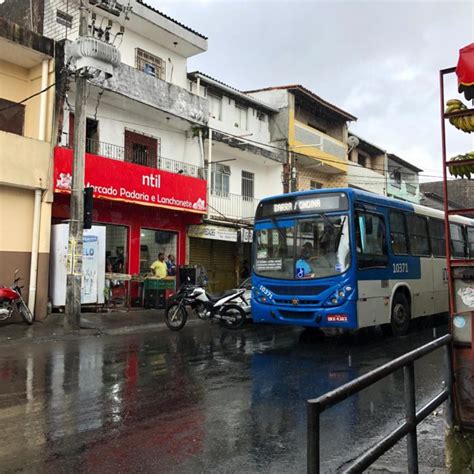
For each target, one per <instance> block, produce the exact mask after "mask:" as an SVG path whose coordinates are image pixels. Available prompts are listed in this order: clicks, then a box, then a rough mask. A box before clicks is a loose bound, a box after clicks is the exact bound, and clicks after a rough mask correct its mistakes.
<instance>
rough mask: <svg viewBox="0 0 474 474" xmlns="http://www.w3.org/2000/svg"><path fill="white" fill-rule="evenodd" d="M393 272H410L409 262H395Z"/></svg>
mask: <svg viewBox="0 0 474 474" xmlns="http://www.w3.org/2000/svg"><path fill="white" fill-rule="evenodd" d="M393 273H408V263H394V264H393Z"/></svg>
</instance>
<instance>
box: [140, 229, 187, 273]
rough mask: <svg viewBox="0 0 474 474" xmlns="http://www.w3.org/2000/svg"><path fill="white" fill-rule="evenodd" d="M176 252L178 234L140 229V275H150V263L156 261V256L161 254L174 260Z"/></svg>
mask: <svg viewBox="0 0 474 474" xmlns="http://www.w3.org/2000/svg"><path fill="white" fill-rule="evenodd" d="M177 250H178V234H177V233H176V232H168V231H164V230H156V229H141V231H140V273H150V272H151V270H150V267H151V265H152V263H153V262H154V261H156V260H158V254H160V253H163V254H164V255H165V258H166V259H167V258H168V256H169V255H173V256H174V257H175V258H176V254H177Z"/></svg>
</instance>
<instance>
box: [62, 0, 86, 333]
mask: <svg viewBox="0 0 474 474" xmlns="http://www.w3.org/2000/svg"><path fill="white" fill-rule="evenodd" d="M79 35H80V36H87V14H86V10H85V8H84V6H83V5H82V2H81V8H80V23H79ZM86 87H87V78H86V77H85V75H83V74H81V71H78V72H77V76H76V100H75V117H74V123H75V127H74V159H73V165H72V188H71V200H70V206H69V207H70V221H69V245H68V255H67V280H66V308H65V318H64V329H65V330H67V331H71V330H77V329H79V328H80V324H81V285H82V245H83V224H84V155H85V145H86V143H85V141H86V101H87V94H86Z"/></svg>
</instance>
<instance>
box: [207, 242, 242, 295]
mask: <svg viewBox="0 0 474 474" xmlns="http://www.w3.org/2000/svg"><path fill="white" fill-rule="evenodd" d="M235 254H236V244H235V243H234V242H225V241H222V240H214V241H213V242H212V267H211V268H212V271H213V275H212V276H213V278H212V283H213V291H216V292H217V291H224V290H228V289H230V288H235V286H236V283H237V282H236V274H235ZM209 278H210V277H209Z"/></svg>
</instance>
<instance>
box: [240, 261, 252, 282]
mask: <svg viewBox="0 0 474 474" xmlns="http://www.w3.org/2000/svg"><path fill="white" fill-rule="evenodd" d="M249 276H250V266H249V262H248V260H244V262H243V264H242V270H241V271H240V279H241V280H245V279H246V278H248V277H249Z"/></svg>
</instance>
